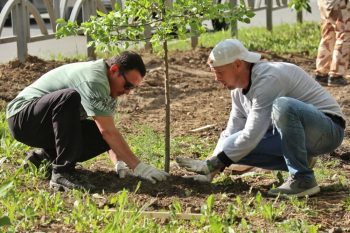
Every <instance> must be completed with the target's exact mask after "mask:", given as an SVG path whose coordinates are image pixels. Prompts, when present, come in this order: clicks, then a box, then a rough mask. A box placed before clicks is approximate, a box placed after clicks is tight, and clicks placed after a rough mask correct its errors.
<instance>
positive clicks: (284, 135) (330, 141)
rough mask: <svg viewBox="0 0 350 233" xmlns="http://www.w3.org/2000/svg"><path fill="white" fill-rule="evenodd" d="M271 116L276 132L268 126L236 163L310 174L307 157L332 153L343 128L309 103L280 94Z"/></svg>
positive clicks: (297, 173) (342, 134)
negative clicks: (260, 137)
mask: <svg viewBox="0 0 350 233" xmlns="http://www.w3.org/2000/svg"><path fill="white" fill-rule="evenodd" d="M271 117H272V123H273V126H274V127H275V128H276V129H277V131H278V132H274V133H273V130H272V129H269V130H268V131H267V133H266V134H265V136H264V138H263V139H262V140H261V141H260V143H259V144H258V145H257V147H256V148H255V149H254V150H253V151H251V152H250V153H249V154H248V155H247V156H245V157H244V158H242V159H241V160H240V161H238V162H237V163H238V164H246V165H252V166H256V167H262V168H266V169H271V170H284V171H289V173H290V174H291V175H302V176H307V177H312V176H313V171H312V169H310V168H309V166H308V157H309V156H316V155H321V154H325V153H329V152H332V151H333V150H334V149H336V148H337V147H338V146H339V145H340V144H341V143H342V141H343V137H344V129H343V128H342V127H341V126H339V125H338V124H336V123H334V122H333V121H332V120H331V119H330V118H329V117H328V116H326V115H325V114H324V113H323V112H321V111H319V110H318V109H316V108H315V107H314V106H313V105H311V104H305V103H304V102H301V101H299V100H296V99H293V98H289V97H280V98H278V99H276V100H275V101H274V103H273V105H272V114H271Z"/></svg>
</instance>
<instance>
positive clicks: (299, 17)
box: [297, 10, 303, 23]
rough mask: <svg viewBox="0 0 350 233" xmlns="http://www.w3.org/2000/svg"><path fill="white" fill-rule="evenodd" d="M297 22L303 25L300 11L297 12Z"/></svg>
mask: <svg viewBox="0 0 350 233" xmlns="http://www.w3.org/2000/svg"><path fill="white" fill-rule="evenodd" d="M297 22H298V23H303V11H302V10H301V11H298V12H297Z"/></svg>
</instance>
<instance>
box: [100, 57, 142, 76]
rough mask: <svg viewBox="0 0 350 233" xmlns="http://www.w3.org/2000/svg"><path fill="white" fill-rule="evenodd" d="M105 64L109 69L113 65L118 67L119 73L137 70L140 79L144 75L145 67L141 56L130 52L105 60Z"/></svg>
mask: <svg viewBox="0 0 350 233" xmlns="http://www.w3.org/2000/svg"><path fill="white" fill-rule="evenodd" d="M105 62H106V64H107V65H108V67H111V66H112V65H113V64H116V65H118V66H119V69H120V71H121V72H127V71H129V70H137V71H139V72H140V74H141V76H142V77H144V76H145V75H146V67H145V64H144V63H143V60H142V58H141V56H140V55H139V54H137V53H135V52H132V51H124V52H122V53H121V54H119V55H118V56H115V57H111V58H108V59H105Z"/></svg>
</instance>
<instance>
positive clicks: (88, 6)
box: [83, 0, 97, 60]
mask: <svg viewBox="0 0 350 233" xmlns="http://www.w3.org/2000/svg"><path fill="white" fill-rule="evenodd" d="M96 10H97V3H96V1H95V0H86V1H85V2H84V4H83V21H87V20H89V18H90V16H91V15H96ZM89 41H91V38H90V37H89V36H87V37H86V42H87V43H89ZM87 55H88V59H89V60H94V59H96V53H95V47H91V46H90V47H88V48H87Z"/></svg>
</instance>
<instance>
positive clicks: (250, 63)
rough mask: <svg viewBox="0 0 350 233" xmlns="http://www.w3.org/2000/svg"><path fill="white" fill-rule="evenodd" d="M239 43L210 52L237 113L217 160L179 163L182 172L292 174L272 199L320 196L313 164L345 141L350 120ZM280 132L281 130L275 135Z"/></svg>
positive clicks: (290, 69) (293, 72) (299, 76)
mask: <svg viewBox="0 0 350 233" xmlns="http://www.w3.org/2000/svg"><path fill="white" fill-rule="evenodd" d="M260 57H261V56H260V54H257V53H253V52H249V51H248V50H247V49H246V48H245V47H244V46H243V45H242V43H241V42H240V41H238V40H236V39H227V40H224V41H222V42H220V43H219V44H217V45H216V46H215V47H214V49H213V50H212V51H211V53H210V55H209V59H208V64H209V66H210V68H211V70H212V71H213V72H214V74H215V80H217V81H219V82H221V83H222V84H223V85H224V86H225V87H226V88H228V89H230V90H231V98H232V110H231V114H230V118H229V120H228V123H227V128H226V129H225V131H223V132H222V134H221V136H220V139H219V141H218V143H217V146H216V149H215V151H214V153H213V156H212V157H210V158H208V159H207V160H206V161H201V160H194V159H189V158H178V159H177V162H178V164H179V165H180V166H182V167H184V168H186V169H187V170H189V171H194V172H197V173H199V174H202V175H198V176H196V179H200V180H202V181H203V180H204V181H211V180H212V179H213V177H214V176H215V175H216V174H217V173H218V172H220V171H222V170H223V169H224V168H225V167H228V166H230V165H231V164H243V165H250V166H255V167H261V168H265V169H270V170H284V171H288V172H289V177H288V180H287V181H286V182H285V183H284V184H282V185H281V186H279V187H277V188H273V189H271V190H270V191H269V194H270V195H275V196H276V195H278V194H280V195H295V196H299V197H300V196H306V195H309V196H310V195H314V194H316V193H318V192H319V191H320V188H319V186H318V185H317V182H316V179H315V176H314V173H313V170H312V165H311V161H313V160H314V159H315V158H314V156H316V155H321V154H325V153H329V152H331V151H333V150H334V149H335V148H337V147H338V146H339V145H340V144H341V143H342V140H343V137H344V128H345V120H344V116H343V114H342V112H341V110H340V107H339V105H338V103H337V102H336V100H335V99H334V98H333V97H332V96H331V95H330V94H329V93H328V92H327V91H326V90H325V89H324V88H322V87H321V86H320V85H319V84H318V83H317V82H316V81H315V80H314V79H312V78H310V76H309V75H308V74H307V73H306V72H305V71H304V70H302V69H301V68H299V67H298V66H296V65H293V64H289V63H284V62H266V61H260ZM274 129H276V130H274Z"/></svg>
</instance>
